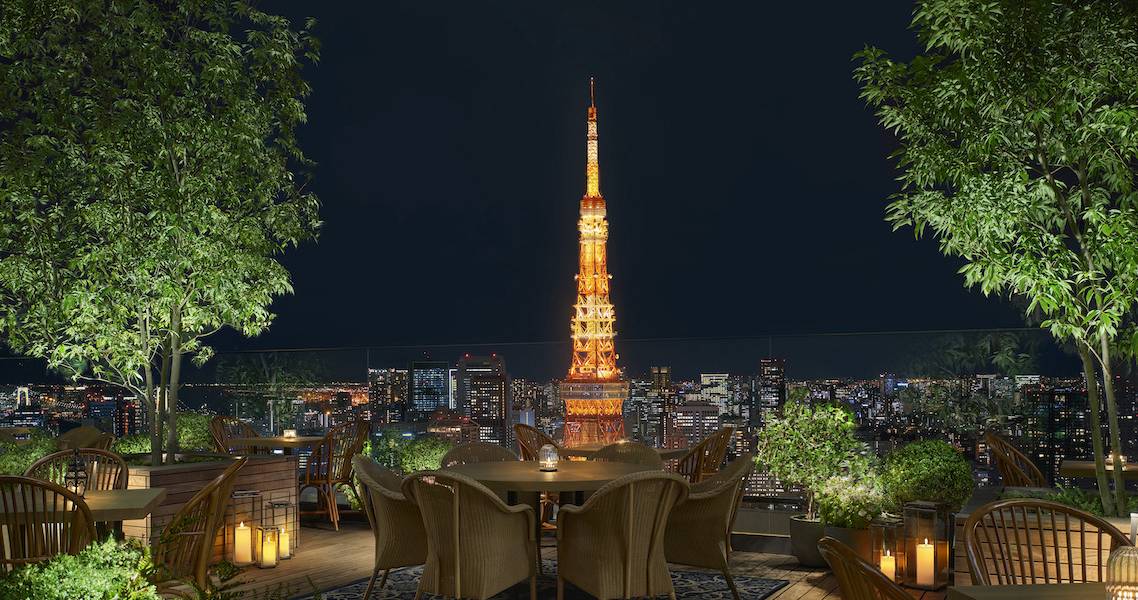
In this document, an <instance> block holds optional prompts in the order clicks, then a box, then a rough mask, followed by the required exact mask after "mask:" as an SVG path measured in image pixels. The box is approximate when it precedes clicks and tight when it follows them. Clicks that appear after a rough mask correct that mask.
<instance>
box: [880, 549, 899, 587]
mask: <svg viewBox="0 0 1138 600" xmlns="http://www.w3.org/2000/svg"><path fill="white" fill-rule="evenodd" d="M881 572H882V573H885V576H886V577H888V578H889V581H896V580H897V557H896V556H893V555H892V554H890V553H889V551H888V550H886V551H885V554H882V555H881Z"/></svg>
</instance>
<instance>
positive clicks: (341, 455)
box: [297, 421, 370, 531]
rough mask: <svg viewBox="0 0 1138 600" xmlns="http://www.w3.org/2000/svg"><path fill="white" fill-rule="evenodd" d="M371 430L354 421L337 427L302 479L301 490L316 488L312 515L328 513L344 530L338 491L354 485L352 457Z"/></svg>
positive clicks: (319, 449) (313, 454) (326, 436)
mask: <svg viewBox="0 0 1138 600" xmlns="http://www.w3.org/2000/svg"><path fill="white" fill-rule="evenodd" d="M369 430H370V427H369V426H368V424H367V422H366V421H352V422H350V423H344V424H343V425H337V426H336V427H333V428H332V429H331V430H329V431H328V433H327V434H326V435H325V436H324V441H322V442H320V445H319V446H317V447H316V448H315V449H314V450H313V452H312V456H310V457H308V464H306V465H305V466H304V472H303V473H301V476H300V489H299V490H298V491H297V494H299V493H300V492H303V491H304V489H305V488H310V487H311V488H316V498H317V504H318V506H317V510H315V511H309V513H308V514H327V515H328V519H329V520H331V521H332V527H333V528H335V530H336V531H339V530H340V508H339V507H338V506H337V505H336V488H337V487H338V486H340V485H349V486H350V485H352V457H353V456H355V455H357V454H359V453H360V450H362V449H363V447H364V443H366V442H367V435H368V431H369Z"/></svg>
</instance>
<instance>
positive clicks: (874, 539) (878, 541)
mask: <svg viewBox="0 0 1138 600" xmlns="http://www.w3.org/2000/svg"><path fill="white" fill-rule="evenodd" d="M869 537H870V545H871V547H872V552H873V557H872V562H873V565H874V566H876V567H877V568H878V569H880V570H881V572H882V573H884V574H885V576H886V577H888V578H889V580H890V581H897V579H898V577H899V575H900V574H901V573H904V572H905V544H904V543H903V540H904V539H905V522H904V521H903V520H901V518H900V517H894V516H890V517H881V518H878V519H874V520H873V521H872V522H871V523H870V524H869Z"/></svg>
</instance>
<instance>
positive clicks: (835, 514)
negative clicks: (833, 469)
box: [816, 475, 890, 529]
mask: <svg viewBox="0 0 1138 600" xmlns="http://www.w3.org/2000/svg"><path fill="white" fill-rule="evenodd" d="M816 494H817V498H818V516H819V517H820V518H821V519H822V523H824V524H826V525H829V526H831V527H848V528H851V529H865V528H867V527H869V522H870V521H872V520H873V519H874V518H876V517H877V516H879V515H880V514H881V513H883V512H885V511H886V510H887V509H888V508H890V503H889V501H888V499H887V498H886V496H885V490H884V489H883V488H882V486H881V482H880V481H878V479H877V478H876V477H873V476H871V475H865V476H862V477H860V478H857V479H854V478H853V477H849V476H835V477H831V478H829V479H827V480H826V481H825V482H824V483H823V484H822V485H821V486H820V487H819V488H818V491H817V492H816Z"/></svg>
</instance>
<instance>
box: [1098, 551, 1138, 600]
mask: <svg viewBox="0 0 1138 600" xmlns="http://www.w3.org/2000/svg"><path fill="white" fill-rule="evenodd" d="M1106 593H1107V597H1108V598H1109V599H1110V600H1138V548H1135V547H1133V546H1126V547H1123V548H1118V549H1117V550H1115V551H1114V552H1111V553H1110V560H1109V561H1107V563H1106Z"/></svg>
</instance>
